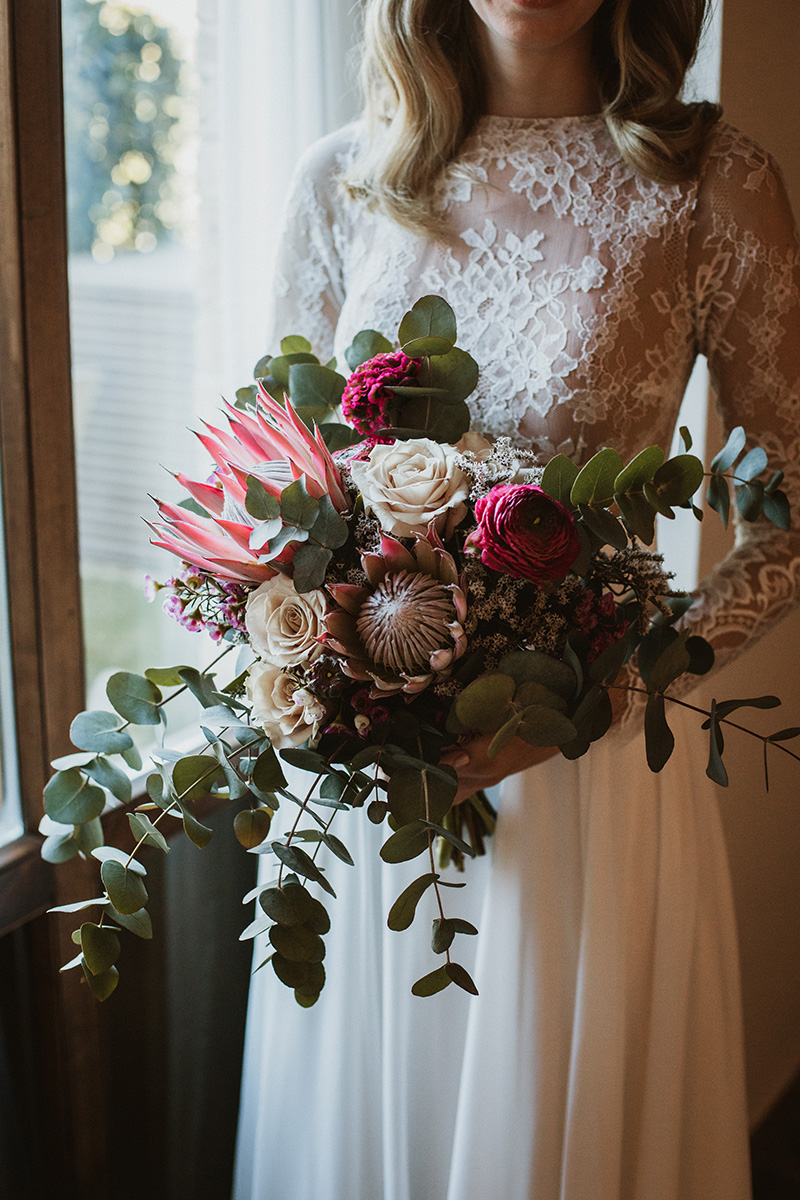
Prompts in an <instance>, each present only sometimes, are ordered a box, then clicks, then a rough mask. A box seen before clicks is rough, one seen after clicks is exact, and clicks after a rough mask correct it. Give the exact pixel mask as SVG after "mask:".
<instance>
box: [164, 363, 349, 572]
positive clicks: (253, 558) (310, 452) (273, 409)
mask: <svg viewBox="0 0 800 1200" xmlns="http://www.w3.org/2000/svg"><path fill="white" fill-rule="evenodd" d="M225 415H226V417H227V419H228V422H229V424H230V432H228V431H226V430H223V429H216V428H214V427H213V426H211V425H206V430H207V432H206V433H199V434H198V435H197V436H198V437H199V439H200V441H201V442H202V443H203V445H204V446H205V448H206V450H208V452H209V454H210V455H211V457H212V458H213V459H214V462H215V463H216V468H215V471H214V474H213V476H212V481H211V482H205V483H200V482H197V481H195V480H192V479H189V478H187V476H185V475H182V474H178V475H176V476H175V478H176V479H177V480H178V482H179V483H180V484H181V485H182V486H183V487H184V488H185V489H186V491H187V492H188V493H189V495H190V496H191V497H192V498H193V499H194V500H196V501H197V503H198V504H200V505H201V506H202V507H203V508H204V509H205V510H206V512H207V514H208V515H207V516H200V515H198V514H196V513H193V512H190V511H189V510H187V509H185V508H181V507H180V506H177V505H174V504H167V503H165V502H163V501H156V503H157V504H158V512H159V516H160V518H161V520H160V521H159V522H156V523H155V524H152V525H151V526H150V528H151V529H152V530H153V532H154V533H155V534H157V538H155V539H154V540H153V544H154V545H156V546H162V547H163V548H164V549H165V550H170V551H172V553H173V554H177V555H178V557H179V558H181V559H183V560H184V561H185V562H188V563H191V565H192V566H194V567H197V568H198V569H199V570H201V571H206V572H207V573H208V574H209V575H213V576H214V577H215V578H217V579H227V580H233V581H234V582H241V583H252V584H260V583H263V582H264V581H265V580H267V579H270V578H271V577H272V576H273V575H274V574H275V568H274V567H273V566H271V565H270V564H271V562H273V561H274V562H279V563H287V562H290V561H291V559H292V556H293V553H294V543H291V542H290V543H289V544H288V545H287V546H285V547H284V548H283V549H282V550H281V552H280V553H279V554H277V555H270V553H269V551H268V549H267V546H266V544H265V540H264V539H263V538H261V539H259V538H258V537H256V538H254V537H253V531H254V530H255V529H256V528H257V527H258V526H259V524H260V523H259V521H258V520H256V518H254V517H252V516H251V515H250V514H249V513H248V511H247V509H246V507H245V499H246V496H247V479H248V476H250V475H253V476H255V477H256V478H257V479H258V481H259V482H260V483H261V484H262V485H263V487H264V489H265V490H266V491H267V492H268V493H269V494H270V495H271V496H274V497H276V498H279V497H280V494H281V492H282V491H283V489H284V488H285V487H287V486H288V485H289V484H290V483H292V482H293V481H294V480H297V479H302V480H303V481H304V483H305V487H306V490H307V491H308V493H309V495H311V496H313V497H314V498H315V499H319V498H320V497H321V496H323V495H326V494H327V495H329V496H330V499H331V503H332V504H333V506H334V508H336V509H337V510H338V511H339V512H346V511H347V510H348V508H349V507H350V500H349V497H348V495H347V492H346V491H345V488H344V485H343V483H342V477H341V475H340V473H339V471H338V468H337V467H336V464H335V463H334V461H333V458H332V457H331V455H330V452H329V450H328V448H327V446H326V445H325V443H324V441H323V439H322V436H321V434H320V432H319V430H317V429H315V430H314V432H313V433H312V432H311V431H310V430H309V429H308V428H307V427H306V426H305V425H304V424H303V422H302V421H301V420H300V419H299V417H298V416H297V415H296V413H295V411H294V409H293V408H292V405H291V402H290V401H289V400H288V399H287V401H286V404H285V407H284V406H282V405H280V404H278V402H277V401H276V400H273V399H272V397H271V396H270V395H269V394H268V393H267V392H266V391H264V389H263V387H261V386H259V397H258V404H257V407H256V410H255V411H254V412H244V411H242V410H240V409H238V408H234V407H233V405H231V404H226V406H225ZM261 524H264V523H261ZM268 532H269V531H268ZM270 536H274V534H271V535H270Z"/></svg>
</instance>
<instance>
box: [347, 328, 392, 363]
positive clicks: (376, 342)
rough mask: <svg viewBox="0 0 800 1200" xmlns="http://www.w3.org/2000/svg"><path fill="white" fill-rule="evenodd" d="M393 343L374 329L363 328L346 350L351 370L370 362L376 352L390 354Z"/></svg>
mask: <svg viewBox="0 0 800 1200" xmlns="http://www.w3.org/2000/svg"><path fill="white" fill-rule="evenodd" d="M391 350H392V343H391V342H390V341H389V339H388V338H385V337H384V336H383V334H382V333H378V332H377V331H376V330H374V329H362V330H361V331H360V332H359V333H357V334H356V336H355V337H354V338H353V340H352V342H351V343H350V345H349V346H348V347H347V349H346V350H345V352H344V357H345V361H346V363H347V365H348V367H349V368H350V370H351V371H355V370H356V368H357V367H360V366H361V365H362V363H365V362H368V361H369V359H371V358H374V357H375V355H376V354H390V353H391Z"/></svg>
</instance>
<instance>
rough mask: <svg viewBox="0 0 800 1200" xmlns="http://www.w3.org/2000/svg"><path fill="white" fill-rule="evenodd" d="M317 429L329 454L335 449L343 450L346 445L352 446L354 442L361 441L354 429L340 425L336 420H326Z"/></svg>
mask: <svg viewBox="0 0 800 1200" xmlns="http://www.w3.org/2000/svg"><path fill="white" fill-rule="evenodd" d="M319 431H320V433H321V434H322V437H323V440H324V442H325V445H326V446H327V447H328V449H329V450H330V452H331V454H334V453H335V452H336V451H337V450H344V449H346V448H347V447H348V446H354V445H355V444H356V442H360V441H361V435H360V434H359V433H356V431H355V429H351V428H350V426H349V425H342V424H341V423H340V422H338V421H326V422H325V423H324V424H322V425H320V427H319Z"/></svg>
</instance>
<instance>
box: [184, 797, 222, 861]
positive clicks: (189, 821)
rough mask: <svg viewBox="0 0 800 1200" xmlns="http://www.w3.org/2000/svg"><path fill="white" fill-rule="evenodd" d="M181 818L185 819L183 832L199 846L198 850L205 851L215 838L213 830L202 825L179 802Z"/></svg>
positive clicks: (185, 806)
mask: <svg viewBox="0 0 800 1200" xmlns="http://www.w3.org/2000/svg"><path fill="white" fill-rule="evenodd" d="M179 807H180V810H181V817H182V818H183V830H184V833H185V834H186V836H187V837H188V839H189V841H190V842H193V843H194V845H195V846H197V848H198V850H203V849H204V848H205V847H206V846H207V845H208V843H209V842H210V841H211V839H212V838H213V836H214V831H213V829H209V828H208V826H207V825H203V824H201V822H200V821H198V819H197V817H196V816H195V815H194V813H193V812H192V811H191V809H189V808H188V807H187V805H185V804H181V803H180V802H179Z"/></svg>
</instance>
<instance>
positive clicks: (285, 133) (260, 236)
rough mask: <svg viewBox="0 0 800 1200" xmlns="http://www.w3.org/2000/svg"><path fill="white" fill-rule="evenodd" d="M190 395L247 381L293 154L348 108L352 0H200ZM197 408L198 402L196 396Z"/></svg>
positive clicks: (260, 345) (258, 350)
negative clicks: (196, 328)
mask: <svg viewBox="0 0 800 1200" xmlns="http://www.w3.org/2000/svg"><path fill="white" fill-rule="evenodd" d="M198 18H199V41H198V64H199V71H200V75H201V88H200V94H201V96H202V97H204V101H203V110H202V112H201V121H200V147H201V149H200V176H201V179H200V185H201V186H200V192H201V195H202V206H201V212H200V236H201V254H200V258H201V270H200V277H199V285H198V286H199V289H200V298H201V308H202V311H203V316H202V318H201V337H200V339H199V344H200V352H199V353H200V360H199V362H198V364H197V366H198V372H199V379H198V384H199V389H200V390H199V395H200V396H201V397H211V399H212V401H213V399H214V397H215V396H216V395H217V394H218V393H219V392H220V391H222V392H224V393H225V394H226V395H231V394H232V392H233V390H234V389H235V388H236V387H239V386H242V385H243V384H245V383H247V382H248V381H249V380H250V378H251V375H252V368H253V366H254V365H255V363H256V361H257V360H258V359H259V358H260V357H261V355H262V354H264V353H265V352H266V351H267V350H270V349H274V347H267V346H265V345H264V330H265V323H266V300H267V296H268V294H269V279H270V270H271V264H272V258H273V254H274V249H275V244H276V240H277V236H278V232H279V229H280V223H281V215H282V211H283V204H284V198H285V196H286V191H287V187H288V184H289V180H290V178H291V174H292V171H293V169H294V165H295V163H296V161H297V159H298V157H299V155H300V154H301V153H302V152H303V150H305V148H306V147H307V146H309V145H310V144H311V143H312V142H313V141H315V140H316V139H317V138H319V137H322V136H323V134H325V133H328V132H330V131H331V130H333V129H336V128H338V127H339V126H340V125H343V124H345V123H346V122H347V121H349V120H351V119H352V118H353V117H354V116H355V115H356V112H357V107H358V101H357V95H356V89H355V80H354V74H355V72H354V70H353V63H352V50H353V46H354V44H355V42H356V40H357V35H358V4H357V3H355V2H354V0H236V3H234V4H232V3H230V0H198ZM203 407H205V405H203Z"/></svg>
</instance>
